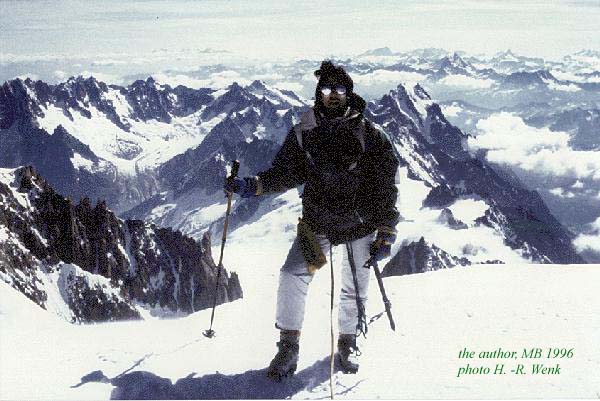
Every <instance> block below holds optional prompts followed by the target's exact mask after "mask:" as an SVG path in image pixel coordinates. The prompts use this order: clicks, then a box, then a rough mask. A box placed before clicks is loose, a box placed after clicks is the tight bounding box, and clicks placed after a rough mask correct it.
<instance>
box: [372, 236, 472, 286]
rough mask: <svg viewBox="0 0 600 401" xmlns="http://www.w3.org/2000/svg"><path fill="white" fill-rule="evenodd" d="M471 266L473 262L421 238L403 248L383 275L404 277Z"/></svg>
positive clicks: (383, 271)
mask: <svg viewBox="0 0 600 401" xmlns="http://www.w3.org/2000/svg"><path fill="white" fill-rule="evenodd" d="M470 264H471V262H469V260H468V259H467V258H464V257H463V258H457V257H455V256H452V255H450V254H449V253H447V252H446V251H444V250H443V249H440V248H439V247H437V246H436V245H435V244H430V243H428V242H426V241H425V238H424V237H421V239H420V240H419V241H417V242H411V243H410V244H408V245H404V246H402V247H401V248H400V250H399V251H398V252H397V253H396V254H395V255H394V257H393V258H392V259H390V261H389V262H388V263H387V264H386V265H385V266H384V268H383V270H382V272H381V274H382V276H384V277H387V276H402V275H405V274H414V273H423V272H427V271H433V270H439V269H449V268H451V267H455V266H467V265H470Z"/></svg>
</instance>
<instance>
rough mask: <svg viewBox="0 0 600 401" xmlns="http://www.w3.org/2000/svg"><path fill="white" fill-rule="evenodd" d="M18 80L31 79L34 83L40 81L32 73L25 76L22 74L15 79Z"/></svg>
mask: <svg viewBox="0 0 600 401" xmlns="http://www.w3.org/2000/svg"><path fill="white" fill-rule="evenodd" d="M17 78H19V79H22V80H23V81H24V80H26V79H27V78H29V79H31V80H33V81H37V80H38V79H40V78H39V76H38V75H36V74H32V73H30V72H27V73H25V74H20V75H17V76H16V77H14V79H17Z"/></svg>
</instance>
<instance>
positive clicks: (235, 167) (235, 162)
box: [229, 160, 240, 178]
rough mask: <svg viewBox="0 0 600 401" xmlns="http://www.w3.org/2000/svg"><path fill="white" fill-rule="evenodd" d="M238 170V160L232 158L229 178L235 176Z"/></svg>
mask: <svg viewBox="0 0 600 401" xmlns="http://www.w3.org/2000/svg"><path fill="white" fill-rule="evenodd" d="M239 171H240V161H239V160H233V161H232V162H231V174H230V175H229V178H235V177H237V175H238V172H239Z"/></svg>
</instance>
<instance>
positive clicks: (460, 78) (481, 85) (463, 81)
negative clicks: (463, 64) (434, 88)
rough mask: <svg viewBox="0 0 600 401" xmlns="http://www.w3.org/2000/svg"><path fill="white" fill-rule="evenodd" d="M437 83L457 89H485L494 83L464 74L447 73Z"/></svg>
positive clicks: (490, 80)
mask: <svg viewBox="0 0 600 401" xmlns="http://www.w3.org/2000/svg"><path fill="white" fill-rule="evenodd" d="M438 83H440V84H442V85H445V86H452V87H454V88H457V89H487V88H490V87H491V86H492V85H494V80H492V79H480V78H473V77H469V76H466V75H448V76H447V77H444V78H442V79H440V80H439V81H438Z"/></svg>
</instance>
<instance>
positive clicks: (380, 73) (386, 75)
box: [350, 70, 426, 87]
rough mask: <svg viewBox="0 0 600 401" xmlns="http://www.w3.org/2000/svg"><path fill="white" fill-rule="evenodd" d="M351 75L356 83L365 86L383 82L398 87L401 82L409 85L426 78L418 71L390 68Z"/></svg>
mask: <svg viewBox="0 0 600 401" xmlns="http://www.w3.org/2000/svg"><path fill="white" fill-rule="evenodd" d="M350 76H351V77H352V80H353V81H354V84H355V85H357V86H363V87H369V86H376V85H382V84H383V85H391V86H394V87H396V86H398V84H400V83H407V84H409V86H414V85H415V84H416V83H418V82H420V81H422V80H424V79H425V78H426V76H425V75H423V74H419V73H416V72H409V71H388V70H376V71H373V72H370V73H368V74H355V73H351V74H350Z"/></svg>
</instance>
